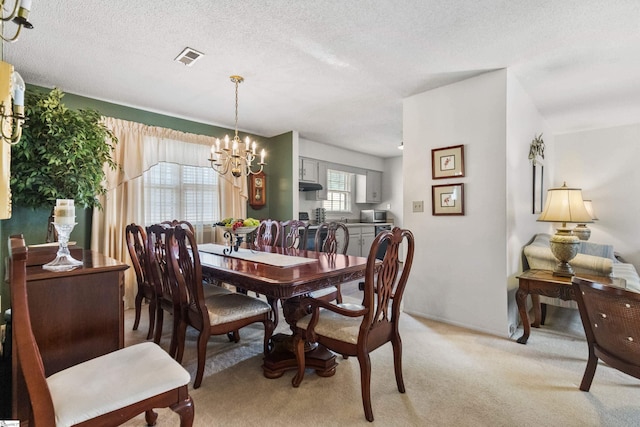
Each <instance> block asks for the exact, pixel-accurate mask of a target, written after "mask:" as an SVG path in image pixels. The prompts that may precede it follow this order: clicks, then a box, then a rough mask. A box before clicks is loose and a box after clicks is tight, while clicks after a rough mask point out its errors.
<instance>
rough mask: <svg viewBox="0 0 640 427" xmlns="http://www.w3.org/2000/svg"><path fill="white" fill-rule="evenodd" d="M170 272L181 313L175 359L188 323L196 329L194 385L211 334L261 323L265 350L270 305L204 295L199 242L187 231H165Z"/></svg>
mask: <svg viewBox="0 0 640 427" xmlns="http://www.w3.org/2000/svg"><path fill="white" fill-rule="evenodd" d="M167 235H168V236H169V239H168V242H169V243H168V248H167V254H168V260H169V266H170V267H169V271H170V274H171V276H172V279H173V281H175V282H176V283H177V287H178V290H179V291H178V293H177V295H179V296H180V306H181V310H182V314H181V316H180V324H179V326H178V334H177V343H178V350H177V353H176V360H177V361H179V362H180V361H182V356H183V354H184V346H185V337H186V329H187V326H191V327H193V328H194V329H196V330H198V331H199V333H198V343H197V346H198V367H197V370H196V378H195V381H194V383H193V387H194V388H198V387H200V385H201V384H202V377H203V374H204V364H205V360H206V352H207V343H208V341H209V338H210V337H211V335H222V334H227V335H229V334H230V333H232V332H234V331H237V330H238V329H239V328H242V327H245V326H248V325H251V324H253V323H262V324H263V325H264V342H263V352H264V354H265V355H266V354H267V352H268V345H269V340H270V338H271V334H272V333H273V329H274V323H273V320H272V317H271V312H272V310H271V306H270V305H269V304H267V303H266V302H265V301H262V300H260V299H258V298H253V297H250V296H248V295H244V294H240V293H226V294H215V295H210V296H207V297H205V295H204V292H203V289H202V265H201V264H200V255H199V253H198V244H197V243H196V240H195V237H194V235H193V233H191V231H190V230H188V229H185V228H182V227H175V228H174V229H171V230H168V231H167Z"/></svg>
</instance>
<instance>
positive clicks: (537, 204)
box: [532, 161, 544, 214]
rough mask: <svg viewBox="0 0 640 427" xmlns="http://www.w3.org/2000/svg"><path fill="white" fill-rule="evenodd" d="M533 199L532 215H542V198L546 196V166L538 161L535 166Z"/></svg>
mask: <svg viewBox="0 0 640 427" xmlns="http://www.w3.org/2000/svg"><path fill="white" fill-rule="evenodd" d="M532 167H533V197H532V206H533V209H532V213H534V214H539V213H542V196H543V195H544V188H543V182H544V181H543V179H544V164H543V163H541V162H540V161H537V162H536V163H534V164H533V166H532Z"/></svg>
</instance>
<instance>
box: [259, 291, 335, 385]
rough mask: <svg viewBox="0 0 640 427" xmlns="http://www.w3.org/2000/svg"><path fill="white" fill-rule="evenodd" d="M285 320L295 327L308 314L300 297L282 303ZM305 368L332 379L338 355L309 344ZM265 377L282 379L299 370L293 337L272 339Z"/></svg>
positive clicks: (266, 357)
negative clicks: (288, 373)
mask: <svg viewBox="0 0 640 427" xmlns="http://www.w3.org/2000/svg"><path fill="white" fill-rule="evenodd" d="M282 311H283V314H284V318H285V320H286V321H287V323H288V324H289V325H295V323H296V321H297V320H298V319H300V318H302V317H303V316H305V315H306V314H307V312H306V310H305V308H304V307H303V306H301V304H300V297H294V298H289V299H287V300H284V301H283V303H282ZM292 329H293V326H292ZM305 366H306V368H307V369H315V371H316V374H318V375H319V376H321V377H330V376H332V375H333V374H335V373H336V367H337V366H338V363H337V362H336V355H335V354H334V353H333V352H331V351H329V350H328V349H327V348H326V347H324V346H323V345H319V344H311V343H307V344H306V345H305ZM262 369H263V373H264V376H265V377H267V378H272V379H273V378H280V377H281V376H282V375H283V374H284V373H285V372H286V371H287V370H290V369H298V363H297V362H296V355H295V353H294V351H293V335H288V334H276V335H274V336H272V337H271V349H270V352H269V354H268V355H266V356H265V357H264V363H263V365H262Z"/></svg>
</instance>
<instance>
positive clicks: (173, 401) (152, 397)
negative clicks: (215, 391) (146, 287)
mask: <svg viewBox="0 0 640 427" xmlns="http://www.w3.org/2000/svg"><path fill="white" fill-rule="evenodd" d="M9 251H10V257H11V273H10V277H11V279H10V282H11V306H12V314H13V316H12V321H13V325H14V328H13V332H14V336H15V340H16V343H17V352H18V354H19V363H20V365H21V368H22V372H23V374H24V378H25V382H26V385H27V390H28V392H29V399H30V400H31V406H32V419H31V420H32V424H34V425H36V426H40V427H42V426H44V427H47V426H71V425H86V426H89V425H91V426H97V425H101V426H106V425H119V424H122V423H124V422H125V421H127V420H129V419H131V418H133V417H135V416H137V415H138V414H141V413H143V412H144V413H145V418H146V422H147V423H148V424H149V425H154V424H155V421H156V418H157V414H156V413H155V412H154V411H153V409H155V408H166V407H169V408H171V409H172V410H173V411H175V412H176V413H177V414H178V415H179V417H180V425H181V426H182V427H189V426H191V425H192V424H193V416H194V405H193V402H192V400H191V397H190V396H189V390H188V384H189V381H190V380H191V378H190V376H189V373H188V372H187V371H186V370H185V369H184V368H183V367H182V366H180V364H179V363H177V362H176V361H175V360H173V359H172V358H171V357H170V356H169V355H168V354H167V353H166V352H165V351H164V350H162V349H161V348H160V347H158V346H157V345H156V344H154V343H150V342H145V343H141V344H136V345H133V346H130V347H126V348H123V349H120V350H116V351H114V352H112V353H108V354H106V355H104V356H100V357H97V358H94V359H91V360H88V361H86V362H83V363H80V364H78V365H75V366H72V367H70V368H67V369H64V370H62V371H59V372H57V373H55V374H53V375H51V376H49V377H45V371H44V366H43V364H42V359H41V357H40V351H39V349H38V344H37V342H36V340H35V337H34V335H33V331H32V329H31V317H30V313H29V303H28V295H27V284H26V261H27V254H28V250H27V248H26V247H25V244H24V240H23V239H21V238H18V237H12V238H11V240H10V246H9Z"/></svg>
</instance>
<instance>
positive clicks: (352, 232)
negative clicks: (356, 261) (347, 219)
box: [347, 224, 376, 257]
mask: <svg viewBox="0 0 640 427" xmlns="http://www.w3.org/2000/svg"><path fill="white" fill-rule="evenodd" d="M347 228H348V229H349V247H348V248H347V255H353V256H361V257H367V256H369V250H370V249H371V244H372V243H373V240H374V239H375V237H376V228H375V226H373V225H361V224H357V225H356V224H354V225H351V224H347Z"/></svg>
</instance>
